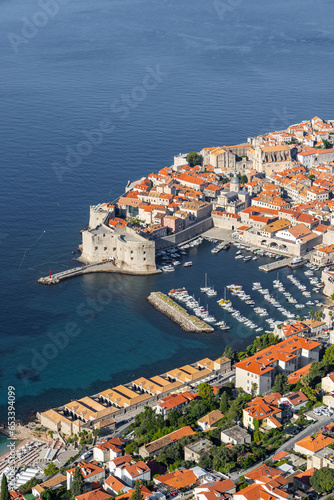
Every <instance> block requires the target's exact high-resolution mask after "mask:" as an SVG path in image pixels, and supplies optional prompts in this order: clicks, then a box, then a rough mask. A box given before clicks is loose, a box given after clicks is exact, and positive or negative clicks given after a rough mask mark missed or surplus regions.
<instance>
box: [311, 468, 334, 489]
mask: <svg viewBox="0 0 334 500" xmlns="http://www.w3.org/2000/svg"><path fill="white" fill-rule="evenodd" d="M310 483H311V486H312V487H313V488H314V489H315V491H317V492H318V493H328V492H329V491H332V490H333V489H334V469H329V468H328V467H321V469H319V470H316V471H314V472H313V474H312V476H311V477H310Z"/></svg>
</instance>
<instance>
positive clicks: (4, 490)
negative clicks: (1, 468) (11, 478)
mask: <svg viewBox="0 0 334 500" xmlns="http://www.w3.org/2000/svg"><path fill="white" fill-rule="evenodd" d="M0 498H1V500H10V494H9V490H8V483H7V477H6V474H3V475H2V480H1V496H0Z"/></svg>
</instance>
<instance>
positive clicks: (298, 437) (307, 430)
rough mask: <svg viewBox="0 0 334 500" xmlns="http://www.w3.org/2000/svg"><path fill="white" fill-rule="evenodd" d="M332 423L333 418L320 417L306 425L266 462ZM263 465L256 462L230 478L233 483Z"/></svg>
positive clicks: (234, 473)
mask: <svg viewBox="0 0 334 500" xmlns="http://www.w3.org/2000/svg"><path fill="white" fill-rule="evenodd" d="M332 421H333V417H320V418H319V420H318V421H317V422H315V423H314V424H311V425H308V426H307V427H306V428H305V429H303V430H302V431H301V432H299V433H298V434H296V435H295V436H293V437H292V438H291V439H289V441H286V443H284V444H282V446H280V447H279V448H278V449H277V450H275V451H274V452H273V453H272V454H271V455H270V456H269V457H268V458H266V460H269V459H271V458H272V457H273V456H275V455H276V453H279V452H280V451H287V450H290V449H291V448H293V446H294V444H295V443H297V441H300V440H301V439H303V438H304V437H306V436H311V435H312V434H314V433H315V432H316V431H318V430H319V429H320V428H321V427H322V426H324V425H328V424H330V423H331V422H332ZM263 463H264V460H262V462H258V463H257V464H256V465H253V466H252V467H249V469H246V470H243V471H240V472H233V473H232V474H230V477H231V479H232V480H233V481H238V480H239V477H240V476H244V475H245V474H248V473H249V472H251V471H252V470H254V469H256V468H257V467H259V465H262V464H263Z"/></svg>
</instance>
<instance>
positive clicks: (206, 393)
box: [198, 382, 213, 401]
mask: <svg viewBox="0 0 334 500" xmlns="http://www.w3.org/2000/svg"><path fill="white" fill-rule="evenodd" d="M198 395H199V396H200V397H201V398H203V399H208V400H209V401H211V399H213V387H212V385H210V384H207V383H206V382H202V383H201V384H198Z"/></svg>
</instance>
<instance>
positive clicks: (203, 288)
mask: <svg viewBox="0 0 334 500" xmlns="http://www.w3.org/2000/svg"><path fill="white" fill-rule="evenodd" d="M200 290H201V292H207V291H208V290H210V287H209V286H208V275H207V273H205V281H204V286H203V287H201V288H200Z"/></svg>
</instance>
